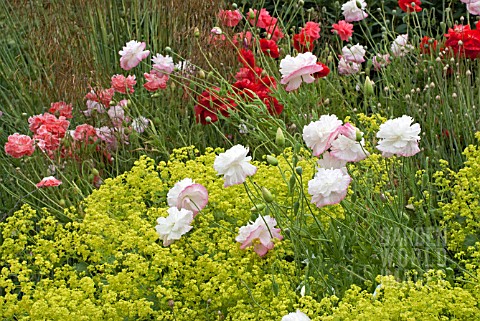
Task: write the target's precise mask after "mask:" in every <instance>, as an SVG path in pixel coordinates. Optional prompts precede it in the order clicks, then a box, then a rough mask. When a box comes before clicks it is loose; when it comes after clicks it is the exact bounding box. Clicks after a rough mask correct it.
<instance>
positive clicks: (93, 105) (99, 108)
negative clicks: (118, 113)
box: [82, 100, 107, 117]
mask: <svg viewBox="0 0 480 321" xmlns="http://www.w3.org/2000/svg"><path fill="white" fill-rule="evenodd" d="M86 105H87V110H84V111H82V113H83V114H84V115H85V116H87V117H90V116H92V113H93V112H94V111H96V112H98V113H99V114H103V113H105V111H107V109H106V108H105V107H104V106H103V105H102V104H101V103H99V102H96V101H94V100H87V103H86Z"/></svg>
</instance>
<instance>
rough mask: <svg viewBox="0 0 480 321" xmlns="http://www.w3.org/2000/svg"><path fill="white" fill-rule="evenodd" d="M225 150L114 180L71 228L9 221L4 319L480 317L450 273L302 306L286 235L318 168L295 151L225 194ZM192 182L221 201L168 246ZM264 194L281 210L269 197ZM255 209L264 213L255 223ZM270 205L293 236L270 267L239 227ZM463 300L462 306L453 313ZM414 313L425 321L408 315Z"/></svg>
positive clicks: (186, 156) (23, 217)
mask: <svg viewBox="0 0 480 321" xmlns="http://www.w3.org/2000/svg"><path fill="white" fill-rule="evenodd" d="M219 152H220V150H214V149H208V150H207V151H206V152H205V153H204V154H203V155H200V154H199V152H198V151H197V150H195V148H193V147H188V148H183V149H180V150H176V151H175V152H174V153H173V154H172V157H171V159H170V160H169V162H168V163H166V162H160V163H159V164H158V165H156V164H155V162H154V161H153V160H151V159H148V158H146V157H142V158H141V159H140V160H139V161H137V162H136V163H135V166H134V167H133V168H132V169H131V171H129V172H127V173H125V174H123V175H120V176H118V177H116V178H115V179H108V180H106V181H105V184H104V185H103V186H102V187H101V188H100V189H99V190H97V191H95V192H94V193H93V194H92V195H90V196H89V197H88V198H86V199H85V201H84V202H83V204H82V205H81V206H80V208H79V209H78V210H75V209H66V210H65V216H66V217H70V218H71V219H72V221H71V222H69V223H65V224H64V223H61V222H60V221H59V220H58V219H57V218H56V217H55V216H54V215H52V214H51V213H49V212H47V211H41V212H37V211H34V210H32V209H31V208H30V207H28V206H24V207H23V208H22V209H21V210H20V211H18V212H16V213H15V214H14V215H13V216H11V217H9V218H8V219H7V221H6V222H4V223H0V230H1V239H0V262H1V263H0V316H1V318H2V319H5V320H43V319H48V320H70V319H71V320H152V319H154V320H178V321H182V320H280V319H281V318H282V316H284V315H286V314H287V313H289V312H292V311H295V309H297V308H299V309H301V310H303V311H304V312H305V313H307V314H308V315H309V316H310V317H311V318H312V319H313V320H336V319H338V320H340V319H344V320H348V319H354V318H355V315H356V312H358V315H365V318H363V319H364V320H367V319H372V318H373V319H375V318H374V317H375V316H386V315H388V313H389V311H393V312H392V313H394V314H392V315H398V316H399V317H398V318H397V319H401V318H403V317H404V316H405V318H404V319H409V318H410V319H412V318H413V319H415V317H417V316H418V317H419V318H417V319H421V317H422V316H423V314H421V313H420V309H421V307H423V306H425V305H426V304H427V302H431V306H430V308H431V309H430V310H431V311H432V313H433V311H434V310H433V309H434V307H435V309H437V308H438V305H439V304H440V303H442V304H444V306H443V308H442V309H440V310H441V312H435V313H437V314H432V315H434V316H439V317H438V318H437V319H440V316H457V317H459V318H462V317H464V316H465V317H466V318H467V319H468V317H469V316H475V315H478V314H479V313H480V311H478V307H477V306H476V304H474V303H472V302H473V301H472V295H471V294H469V293H468V292H466V291H465V290H462V289H458V288H453V287H451V286H450V285H449V283H447V282H445V281H442V277H443V276H441V275H440V276H437V277H436V278H435V279H433V278H432V279H431V280H427V281H426V282H425V284H421V283H412V282H403V283H402V282H396V281H395V280H393V279H392V278H388V277H387V278H382V279H379V280H378V282H379V283H381V284H382V288H381V289H380V290H379V291H380V293H378V294H377V295H376V297H375V298H373V299H372V294H371V293H367V292H363V291H360V289H358V288H357V287H353V288H352V289H351V290H350V291H349V292H348V293H347V295H346V297H345V298H344V299H343V300H339V299H338V298H336V297H335V296H332V297H326V298H324V299H323V300H321V301H315V300H314V299H313V298H312V297H310V296H304V297H301V296H300V291H299V285H300V284H302V282H303V281H304V278H305V277H304V275H306V274H305V272H304V271H303V267H304V265H302V264H300V263H299V262H296V260H295V253H294V242H292V238H293V236H294V235H295V234H294V229H291V230H290V233H287V232H286V227H288V228H291V227H292V226H295V223H296V220H297V217H296V216H295V215H303V214H302V213H305V211H302V209H300V210H299V209H298V208H295V206H291V205H289V204H292V201H295V200H296V199H298V197H299V194H301V193H302V190H303V191H304V190H306V184H307V181H308V179H309V178H310V177H312V175H313V173H314V166H313V165H314V163H315V159H312V158H311V157H310V156H309V155H308V153H302V152H301V151H300V152H299V153H298V154H296V155H295V156H294V155H293V152H292V151H291V150H286V151H285V152H284V153H283V154H282V156H279V157H278V164H277V166H272V165H267V164H266V163H259V162H254V165H255V166H257V167H258V171H257V173H256V174H255V176H254V177H253V179H254V181H255V183H253V182H248V183H247V184H246V186H242V185H238V186H232V187H229V188H224V187H223V181H222V179H221V178H220V177H217V174H216V172H215V171H214V169H213V166H212V165H213V162H214V159H215V155H216V154H218V153H219ZM292 158H295V160H294V161H293V163H295V166H292V165H291V164H292ZM299 168H301V170H300V169H299ZM186 177H190V178H192V179H193V180H194V181H195V182H197V183H199V184H202V185H203V186H205V187H206V188H207V190H208V192H209V203H208V205H207V207H206V208H205V209H203V210H202V211H201V212H200V213H199V214H198V215H197V216H196V217H195V219H194V222H193V229H192V230H191V231H190V232H189V233H187V234H186V235H184V236H182V238H181V239H180V240H178V241H176V242H174V243H173V244H171V245H170V246H169V247H163V246H162V245H161V242H160V241H159V238H158V235H157V233H156V232H155V228H154V226H155V221H156V219H157V218H158V217H160V216H166V215H167V212H166V211H167V208H168V206H167V204H166V194H167V192H168V190H169V189H170V188H171V187H172V186H173V185H174V184H175V183H176V182H178V181H179V180H181V179H183V178H186ZM303 177H305V179H303ZM262 187H264V188H266V189H268V191H269V192H270V193H271V194H272V197H273V201H271V200H269V201H268V202H267V201H266V200H265V199H264V195H262ZM247 190H248V191H249V192H248V193H247V192H246V191H247ZM307 197H308V196H307ZM253 204H262V205H263V206H258V207H257V212H256V213H253V214H252V211H251V208H252V206H253ZM258 208H262V209H261V210H262V211H263V213H264V214H265V215H267V214H272V213H276V216H277V217H278V222H279V224H278V225H279V227H280V228H281V229H282V234H283V235H284V236H285V238H284V239H283V240H282V241H279V242H277V243H276V244H275V247H274V249H273V250H271V251H270V252H269V253H268V254H267V255H266V256H265V257H263V258H260V257H259V256H258V255H257V254H256V253H255V252H254V251H253V250H252V249H251V248H250V249H247V250H240V248H239V244H238V243H236V242H235V237H236V236H237V234H238V229H239V227H241V226H243V225H245V224H246V223H247V222H248V221H249V220H252V216H253V215H258ZM297 213H298V214H297ZM343 215H344V212H343V209H342V207H341V206H339V205H338V206H331V207H328V208H326V209H325V208H323V209H321V210H320V209H317V208H312V209H311V213H310V214H309V215H308V217H305V220H302V221H301V222H303V223H302V224H305V222H306V224H318V222H321V223H320V224H324V225H326V224H328V222H329V220H331V219H342V218H343ZM301 222H300V223H301ZM302 228H304V229H305V228H308V226H307V227H306V226H303V227H302ZM314 281H315V280H311V281H310V282H314ZM452 297H455V304H447V298H449V299H450V300H451V298H452ZM434 301H435V302H434ZM434 303H435V304H436V303H438V304H436V305H435V304H434ZM429 304H430V303H429ZM412 306H413V308H412ZM402 309H404V311H410V310H413V311H414V312H415V311H417V312H418V313H417V312H415V313H417V314H414V312H412V314H408V313H407V314H401V313H402V312H401V311H402ZM430 310H428V311H430ZM472 313H473V314H472ZM387 319H388V318H387Z"/></svg>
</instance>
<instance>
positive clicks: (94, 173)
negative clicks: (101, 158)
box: [92, 168, 99, 176]
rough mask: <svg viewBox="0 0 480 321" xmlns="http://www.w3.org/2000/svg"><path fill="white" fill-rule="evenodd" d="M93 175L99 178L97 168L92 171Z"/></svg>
mask: <svg viewBox="0 0 480 321" xmlns="http://www.w3.org/2000/svg"><path fill="white" fill-rule="evenodd" d="M92 174H93V175H95V176H98V174H99V172H98V169H96V168H94V169H92Z"/></svg>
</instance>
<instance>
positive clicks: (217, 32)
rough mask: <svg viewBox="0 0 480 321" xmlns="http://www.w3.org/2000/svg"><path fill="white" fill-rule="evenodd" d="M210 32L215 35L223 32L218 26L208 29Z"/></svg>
mask: <svg viewBox="0 0 480 321" xmlns="http://www.w3.org/2000/svg"><path fill="white" fill-rule="evenodd" d="M210 32H211V33H213V34H214V35H217V36H219V35H221V34H222V33H223V32H222V29H221V28H220V27H213V28H212V30H210Z"/></svg>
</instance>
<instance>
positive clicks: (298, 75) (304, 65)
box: [280, 52, 322, 91]
mask: <svg viewBox="0 0 480 321" xmlns="http://www.w3.org/2000/svg"><path fill="white" fill-rule="evenodd" d="M321 70H322V66H320V65H318V64H317V57H316V56H315V55H313V54H312V53H311V52H306V53H300V54H298V56H296V57H292V56H290V55H287V56H286V57H285V58H284V59H282V61H281V62H280V73H281V74H282V80H281V81H280V83H281V84H282V85H285V84H286V85H287V87H286V88H285V90H286V91H292V90H295V89H297V88H298V87H300V85H301V83H302V81H304V82H306V83H308V84H309V83H312V82H314V81H315V77H313V76H312V74H314V73H316V72H319V71H321Z"/></svg>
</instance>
